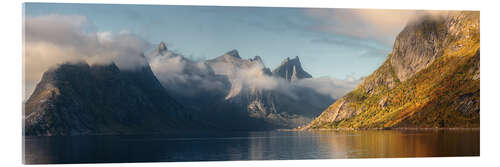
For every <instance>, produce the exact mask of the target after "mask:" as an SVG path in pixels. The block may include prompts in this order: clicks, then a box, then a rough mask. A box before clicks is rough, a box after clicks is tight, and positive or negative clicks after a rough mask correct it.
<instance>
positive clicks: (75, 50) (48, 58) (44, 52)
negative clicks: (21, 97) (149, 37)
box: [24, 15, 150, 98]
mask: <svg viewBox="0 0 500 167" xmlns="http://www.w3.org/2000/svg"><path fill="white" fill-rule="evenodd" d="M24 37H25V40H24V64H25V71H24V73H25V76H24V77H25V78H24V79H25V82H26V83H27V84H26V95H28V94H31V92H32V91H33V89H34V88H33V86H30V85H34V84H31V83H38V81H39V80H40V79H41V77H42V74H43V72H45V71H47V70H48V69H49V68H52V67H55V66H56V65H58V64H61V63H65V62H77V61H86V62H88V63H89V64H106V63H110V62H112V61H113V62H115V63H116V64H117V66H118V67H119V68H120V69H133V68H136V67H138V66H141V65H144V64H145V63H147V62H146V60H145V59H144V58H143V57H142V56H141V55H142V54H143V51H144V50H146V49H148V48H149V47H150V44H149V43H148V42H147V41H145V40H143V39H142V38H140V37H139V36H137V35H134V34H131V33H129V32H125V31H123V32H117V33H115V32H98V31H95V28H94V26H93V25H92V24H91V23H89V21H88V20H87V18H86V17H83V16H77V15H46V16H34V17H26V19H25V20H24ZM25 98H26V97H25Z"/></svg>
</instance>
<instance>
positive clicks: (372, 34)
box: [304, 9, 448, 44]
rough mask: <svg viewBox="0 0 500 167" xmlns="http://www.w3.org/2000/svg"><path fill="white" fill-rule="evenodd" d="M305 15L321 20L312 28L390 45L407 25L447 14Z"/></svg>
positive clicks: (339, 11)
mask: <svg viewBox="0 0 500 167" xmlns="http://www.w3.org/2000/svg"><path fill="white" fill-rule="evenodd" d="M304 13H305V14H306V15H307V16H309V17H312V18H314V19H317V20H318V24H316V25H314V26H312V29H314V30H317V31H322V32H328V33H334V34H342V35H347V36H351V37H356V38H362V39H367V38H368V39H373V40H377V41H382V42H385V43H388V44H392V43H393V42H394V38H395V37H396V35H397V34H398V33H399V32H400V31H401V30H402V29H403V28H404V26H405V25H406V24H407V22H409V21H411V20H415V19H418V18H420V17H422V16H435V17H439V16H443V15H446V14H447V13H448V12H447V11H421V10H382V9H305V10H304Z"/></svg>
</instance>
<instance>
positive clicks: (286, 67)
mask: <svg viewBox="0 0 500 167" xmlns="http://www.w3.org/2000/svg"><path fill="white" fill-rule="evenodd" d="M273 76H277V77H281V78H284V79H285V80H287V81H295V80H298V79H303V78H312V76H311V75H310V74H309V73H307V72H306V71H304V69H302V64H301V63H300V60H299V57H298V56H297V57H295V58H293V59H290V58H289V57H287V58H286V59H285V60H283V62H281V65H280V66H279V67H278V68H276V69H274V70H273Z"/></svg>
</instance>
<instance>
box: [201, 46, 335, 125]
mask: <svg viewBox="0 0 500 167" xmlns="http://www.w3.org/2000/svg"><path fill="white" fill-rule="evenodd" d="M286 61H287V62H288V63H287V62H285V61H284V63H283V64H282V65H281V66H280V67H278V68H277V69H276V70H274V71H279V72H281V71H286V70H288V69H291V70H294V69H295V71H296V72H295V73H293V71H292V73H293V75H292V73H290V74H291V75H289V76H287V75H284V76H277V75H273V72H271V70H269V68H266V67H265V65H264V63H263V61H262V58H260V57H259V56H256V57H254V58H251V59H242V58H241V57H240V55H239V53H238V51H236V50H232V51H229V52H227V53H226V54H224V55H222V56H219V57H217V58H215V59H212V60H207V61H206V62H207V64H208V65H209V66H210V67H211V68H212V69H213V70H214V72H215V73H216V74H219V75H225V76H227V77H228V79H229V82H230V83H231V88H230V91H229V93H228V95H227V96H226V98H225V99H226V100H227V101H228V102H230V103H231V105H232V107H231V109H232V110H234V112H238V113H243V114H244V115H245V116H248V117H250V118H253V119H257V120H262V121H264V122H265V123H263V124H258V125H257V126H260V127H261V128H263V129H276V128H294V127H297V126H301V125H305V124H306V123H307V122H309V121H311V120H312V118H314V117H315V116H317V115H318V114H319V113H320V112H321V111H322V110H323V109H325V108H326V107H327V106H328V104H329V103H331V102H332V101H333V99H332V98H331V97H329V96H326V95H322V94H319V93H316V92H315V91H314V90H311V89H310V88H306V87H299V86H290V87H289V88H288V89H287V90H280V89H266V87H268V86H269V85H268V84H272V83H274V82H277V84H283V83H280V81H281V80H282V79H286V77H288V78H290V79H291V78H293V79H294V80H299V79H302V78H311V77H312V76H310V75H309V74H308V73H307V72H305V71H304V70H303V69H302V68H301V64H300V61H299V59H298V57H297V58H295V59H292V60H290V59H288V60H286ZM297 72H299V73H297ZM284 73H286V72H284ZM277 74H278V73H277ZM289 81H290V80H289ZM261 84H263V85H261ZM285 84H286V85H289V84H288V83H285ZM253 128H257V127H253ZM261 128H258V129H261Z"/></svg>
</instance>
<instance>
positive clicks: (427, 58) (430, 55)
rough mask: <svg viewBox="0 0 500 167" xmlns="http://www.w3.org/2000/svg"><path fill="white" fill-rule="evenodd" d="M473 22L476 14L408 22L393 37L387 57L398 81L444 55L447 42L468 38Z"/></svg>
mask: <svg viewBox="0 0 500 167" xmlns="http://www.w3.org/2000/svg"><path fill="white" fill-rule="evenodd" d="M475 17H477V18H475ZM473 19H479V15H477V16H475V15H471V14H468V13H467V12H452V13H449V14H447V15H443V16H423V17H421V18H420V19H418V20H415V21H412V22H410V23H408V24H407V26H406V27H405V28H404V29H403V31H401V33H399V35H398V36H397V37H396V40H395V42H394V48H393V51H392V55H391V57H390V62H391V64H392V66H393V68H394V71H395V73H396V75H397V77H398V78H399V80H401V81H405V80H407V79H408V78H410V77H412V76H413V75H414V74H416V73H417V72H418V71H420V70H422V69H424V68H426V67H427V66H428V65H429V64H431V63H432V62H433V61H434V60H435V59H436V58H437V57H438V56H440V55H443V52H444V50H445V49H446V48H445V46H447V45H448V44H449V43H450V42H452V41H456V40H457V39H461V38H464V37H465V38H466V37H468V36H470V35H471V32H469V30H470V29H475V28H474V27H475V26H476V27H478V26H479V25H478V24H479V22H474V21H471V20H473ZM469 23H470V24H469ZM475 23H477V25H476V24H475ZM471 27H472V28H471Z"/></svg>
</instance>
